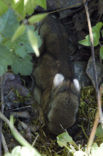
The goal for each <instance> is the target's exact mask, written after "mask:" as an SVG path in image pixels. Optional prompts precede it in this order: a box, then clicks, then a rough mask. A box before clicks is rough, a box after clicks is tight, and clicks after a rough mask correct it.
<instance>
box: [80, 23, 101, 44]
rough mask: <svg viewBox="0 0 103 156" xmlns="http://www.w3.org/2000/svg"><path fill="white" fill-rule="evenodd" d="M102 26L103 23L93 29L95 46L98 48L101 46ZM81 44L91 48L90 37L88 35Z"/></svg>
mask: <svg viewBox="0 0 103 156" xmlns="http://www.w3.org/2000/svg"><path fill="white" fill-rule="evenodd" d="M102 26H103V23H102V22H98V23H97V24H96V25H95V26H93V27H92V32H93V40H94V46H97V45H98V44H99V39H100V30H101V28H102ZM79 43H80V44H82V45H85V46H90V37H89V35H87V36H86V37H85V39H84V40H81V41H79Z"/></svg>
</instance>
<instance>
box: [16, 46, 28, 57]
mask: <svg viewBox="0 0 103 156" xmlns="http://www.w3.org/2000/svg"><path fill="white" fill-rule="evenodd" d="M15 53H16V54H17V55H18V56H20V57H22V58H24V57H25V56H26V52H25V48H24V46H20V47H18V48H17V49H16V50H15Z"/></svg>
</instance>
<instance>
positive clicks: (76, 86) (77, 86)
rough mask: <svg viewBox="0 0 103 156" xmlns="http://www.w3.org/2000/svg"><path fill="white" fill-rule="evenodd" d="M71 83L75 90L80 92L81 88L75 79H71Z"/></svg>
mask: <svg viewBox="0 0 103 156" xmlns="http://www.w3.org/2000/svg"><path fill="white" fill-rule="evenodd" d="M73 83H74V86H75V88H76V89H77V91H80V89H81V86H80V83H79V81H78V80H77V79H73Z"/></svg>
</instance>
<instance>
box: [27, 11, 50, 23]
mask: <svg viewBox="0 0 103 156" xmlns="http://www.w3.org/2000/svg"><path fill="white" fill-rule="evenodd" d="M47 15H48V14H47V13H43V14H38V15H34V16H32V17H30V18H29V20H28V21H29V23H30V24H35V23H37V22H40V21H41V20H43V19H44V18H45V17H46V16H47Z"/></svg>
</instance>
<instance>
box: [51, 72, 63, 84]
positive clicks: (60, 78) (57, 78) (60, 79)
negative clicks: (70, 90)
mask: <svg viewBox="0 0 103 156" xmlns="http://www.w3.org/2000/svg"><path fill="white" fill-rule="evenodd" d="M63 81H64V76H63V75H62V74H59V73H57V74H56V75H55V76H54V79H53V86H54V87H58V86H59V85H60V84H61V83H62V82H63Z"/></svg>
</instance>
